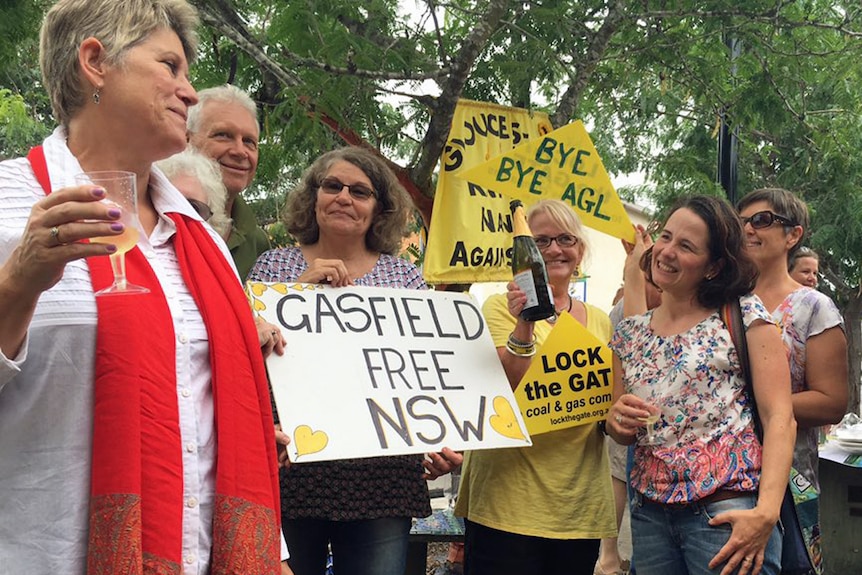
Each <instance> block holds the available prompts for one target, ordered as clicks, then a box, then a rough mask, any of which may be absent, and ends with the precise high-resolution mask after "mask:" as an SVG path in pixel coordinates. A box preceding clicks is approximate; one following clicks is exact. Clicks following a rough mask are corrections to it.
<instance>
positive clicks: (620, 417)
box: [614, 414, 623, 423]
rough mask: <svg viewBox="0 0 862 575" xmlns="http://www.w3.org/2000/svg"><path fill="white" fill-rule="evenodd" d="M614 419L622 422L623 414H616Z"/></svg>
mask: <svg viewBox="0 0 862 575" xmlns="http://www.w3.org/2000/svg"><path fill="white" fill-rule="evenodd" d="M614 419H616V420H617V423H622V422H623V416H622V415H620V414H617V416H616V417H615V418H614Z"/></svg>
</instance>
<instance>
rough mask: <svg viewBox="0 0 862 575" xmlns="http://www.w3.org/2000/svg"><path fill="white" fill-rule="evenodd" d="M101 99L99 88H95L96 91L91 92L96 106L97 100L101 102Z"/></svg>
mask: <svg viewBox="0 0 862 575" xmlns="http://www.w3.org/2000/svg"><path fill="white" fill-rule="evenodd" d="M101 101H102V94H101V88H96V91H95V92H93V103H94V104H96V105H97V106H98V105H99V102H101Z"/></svg>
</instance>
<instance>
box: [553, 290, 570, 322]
mask: <svg viewBox="0 0 862 575" xmlns="http://www.w3.org/2000/svg"><path fill="white" fill-rule="evenodd" d="M570 311H572V296H571V294H569V307H567V308H565V309H557V308H556V307H555V308H554V315H552V316H551V317H549V318H547V322H548V323H557V318H558V317H560V316H561V315H563V312H570Z"/></svg>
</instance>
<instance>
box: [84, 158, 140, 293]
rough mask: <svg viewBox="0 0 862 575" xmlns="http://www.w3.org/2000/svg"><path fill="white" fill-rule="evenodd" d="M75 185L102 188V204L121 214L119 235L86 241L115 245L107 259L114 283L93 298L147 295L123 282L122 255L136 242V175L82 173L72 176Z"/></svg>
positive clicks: (127, 282) (124, 270)
mask: <svg viewBox="0 0 862 575" xmlns="http://www.w3.org/2000/svg"><path fill="white" fill-rule="evenodd" d="M75 183H76V184H77V185H79V186H83V185H95V186H99V187H101V188H103V189H104V190H105V198H104V199H103V200H102V202H103V203H105V204H108V205H111V206H116V207H118V208H119V209H120V212H121V213H122V215H121V216H120V221H121V222H122V223H123V226H124V229H123V233H122V234H120V235H118V236H101V237H95V238H90V241H91V242H93V243H96V244H113V245H115V246H117V251H116V252H114V253H112V254H111V256H110V257H111V269H112V270H113V271H114V283H112V284H111V285H110V286H108V287H106V288H104V289H101V290H99V291H97V292H96V296H108V295H126V294H143V293H149V292H150V290H148V289H147V288H145V287H143V286H139V285H135V284H132V283H129V281H128V280H127V279H126V252H127V251H129V250H131V249H132V248H133V247H135V244H137V243H138V237H139V235H140V227H141V226H140V223H139V222H138V194H137V175H136V174H135V173H134V172H121V171H106V172H85V173H83V174H77V175H76V176H75Z"/></svg>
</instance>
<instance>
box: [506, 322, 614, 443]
mask: <svg viewBox="0 0 862 575" xmlns="http://www.w3.org/2000/svg"><path fill="white" fill-rule="evenodd" d="M612 365H613V355H612V352H611V350H610V349H608V347H607V346H606V345H605V343H604V342H601V341H599V340H598V338H596V336H594V335H593V334H592V333H590V332H589V331H588V330H587V328H585V327H584V326H582V325H581V324H580V323H578V321H577V320H576V319H575V318H573V317H572V316H571V315H569V314H567V313H564V314H562V315H561V316H560V318H559V320H557V325H556V326H555V327H554V329H553V330H552V331H551V333H550V335H549V336H548V338H547V339H546V340H545V343H544V344H542V347H541V349H540V352H539V353H538V354H536V357H534V358H533V361H532V363H530V367H529V368H528V369H527V373H525V374H524V377H523V379H521V383H520V384H519V385H518V388H517V389H516V390H515V399H516V400H517V401H518V407H519V408H520V409H521V415H522V416H523V418H524V422H525V423H526V424H527V431H529V433H530V435H539V434H541V433H547V432H549V431H556V430H558V429H565V428H567V427H574V426H576V425H583V424H585V423H592V422H594V421H599V420H601V419H604V418H605V416H606V415H607V413H608V411H609V410H610V408H611V399H612V392H613V381H614V378H613V372H612Z"/></svg>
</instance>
